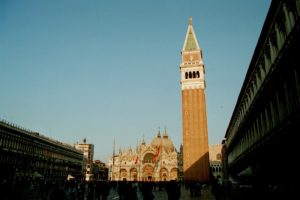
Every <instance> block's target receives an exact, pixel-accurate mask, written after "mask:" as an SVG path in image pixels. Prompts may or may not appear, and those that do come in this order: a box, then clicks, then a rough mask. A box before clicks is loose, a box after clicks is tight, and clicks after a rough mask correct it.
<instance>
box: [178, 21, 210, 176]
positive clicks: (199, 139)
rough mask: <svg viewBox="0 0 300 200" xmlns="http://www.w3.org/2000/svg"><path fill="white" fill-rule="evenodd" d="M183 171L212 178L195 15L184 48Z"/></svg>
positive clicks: (182, 74)
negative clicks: (194, 26) (194, 25)
mask: <svg viewBox="0 0 300 200" xmlns="http://www.w3.org/2000/svg"><path fill="white" fill-rule="evenodd" d="M181 56H182V61H181V64H180V72H181V93H182V131H183V133H182V135H183V173H184V180H185V181H201V182H206V181H209V153H208V133H207V119H206V102H205V79H204V72H205V70H204V64H203V60H202V50H201V49H200V47H199V44H198V41H197V38H196V35H195V31H194V29H193V26H192V18H190V19H189V25H188V29H187V33H186V36H185V40H184V45H183V49H182V52H181Z"/></svg>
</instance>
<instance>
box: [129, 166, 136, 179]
mask: <svg viewBox="0 0 300 200" xmlns="http://www.w3.org/2000/svg"><path fill="white" fill-rule="evenodd" d="M137 174H138V173H137V169H136V168H132V169H130V177H129V179H130V180H131V181H137V179H138V177H137Z"/></svg>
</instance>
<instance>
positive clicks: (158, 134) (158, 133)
mask: <svg viewBox="0 0 300 200" xmlns="http://www.w3.org/2000/svg"><path fill="white" fill-rule="evenodd" d="M157 137H158V138H160V137H161V136H160V127H158V132H157Z"/></svg>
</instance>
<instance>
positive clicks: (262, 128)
mask: <svg viewBox="0 0 300 200" xmlns="http://www.w3.org/2000/svg"><path fill="white" fill-rule="evenodd" d="M299 36H300V1H299V0H278V1H272V2H271V4H270V8H269V11H268V14H267V17H266V20H265V22H264V25H263V27H262V31H261V34H260V36H259V38H258V42H257V45H256V48H255V50H254V54H253V56H252V59H251V62H250V65H249V68H248V71H247V74H246V77H245V80H244V83H243V85H242V88H241V91H240V94H239V97H238V99H237V103H236V105H235V108H234V111H233V113H232V117H231V120H230V122H229V125H228V128H227V131H226V134H225V140H224V141H223V143H224V147H223V150H222V152H223V161H224V164H223V166H224V167H225V170H224V172H225V173H224V176H225V178H226V180H228V179H229V180H233V181H237V182H240V183H243V182H246V183H247V184H251V185H253V187H257V188H259V189H261V188H264V190H263V191H265V192H267V188H269V189H270V190H272V189H274V190H275V189H276V190H277V191H278V190H280V189H282V190H286V192H283V194H285V196H284V198H285V199H298V198H299V195H298V198H295V197H294V196H288V195H290V192H291V191H295V192H296V191H298V188H299V178H300V176H299V173H298V172H296V171H294V170H292V169H293V166H292V165H291V162H293V161H295V160H297V158H298V153H297V152H298V150H299V149H298V146H299V130H300V68H299V66H300V59H299V52H300V37H299ZM269 192H274V191H269ZM296 193H298V194H299V192H296ZM296 193H294V194H296ZM278 199H279V198H278Z"/></svg>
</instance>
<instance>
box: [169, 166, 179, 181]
mask: <svg viewBox="0 0 300 200" xmlns="http://www.w3.org/2000/svg"><path fill="white" fill-rule="evenodd" d="M177 179H178V169H177V168H172V169H171V172H170V180H177Z"/></svg>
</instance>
